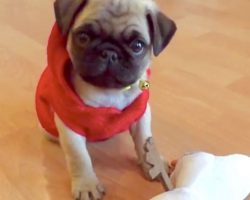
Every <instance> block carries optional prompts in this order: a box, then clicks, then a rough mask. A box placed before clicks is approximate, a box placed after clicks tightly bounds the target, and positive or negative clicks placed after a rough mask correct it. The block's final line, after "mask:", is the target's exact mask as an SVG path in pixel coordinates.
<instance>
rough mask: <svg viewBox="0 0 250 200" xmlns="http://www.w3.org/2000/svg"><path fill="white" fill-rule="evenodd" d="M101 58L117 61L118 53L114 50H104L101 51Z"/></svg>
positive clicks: (112, 61)
mask: <svg viewBox="0 0 250 200" xmlns="http://www.w3.org/2000/svg"><path fill="white" fill-rule="evenodd" d="M101 58H102V59H103V60H104V61H108V62H111V63H115V62H116V61H117V60H118V54H117V53H116V52H115V51H114V50H103V51H102V52H101Z"/></svg>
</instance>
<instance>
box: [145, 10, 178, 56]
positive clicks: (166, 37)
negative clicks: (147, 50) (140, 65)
mask: <svg viewBox="0 0 250 200" xmlns="http://www.w3.org/2000/svg"><path fill="white" fill-rule="evenodd" d="M147 20H148V25H149V32H150V37H151V41H152V44H153V51H154V55H155V56H158V55H159V54H160V53H161V52H162V50H163V49H164V48H165V47H166V46H167V45H168V43H169V42H170V40H171V39H172V37H173V35H174V34H175V31H176V29H177V28H176V25H175V23H174V21H173V20H171V19H169V18H168V17H167V16H166V15H164V14H163V13H162V12H160V11H157V12H155V13H152V12H149V13H148V14H147Z"/></svg>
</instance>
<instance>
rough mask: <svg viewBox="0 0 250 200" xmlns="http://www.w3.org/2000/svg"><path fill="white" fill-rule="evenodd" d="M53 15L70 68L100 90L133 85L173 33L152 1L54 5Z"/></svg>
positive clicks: (70, 0)
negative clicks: (67, 53)
mask: <svg viewBox="0 0 250 200" xmlns="http://www.w3.org/2000/svg"><path fill="white" fill-rule="evenodd" d="M55 14H56V20H57V23H58V25H59V27H60V29H61V31H62V33H63V34H64V35H65V36H67V37H68V43H67V49H68V52H69V55H70V58H71V61H72V63H73V66H74V69H75V70H76V71H77V73H79V75H80V76H81V77H82V79H83V80H85V81H87V82H88V83H90V84H92V85H95V86H98V87H103V88H124V87H126V86H129V85H131V84H133V83H135V82H137V80H138V79H140V77H141V76H142V75H143V74H145V71H146V69H147V67H148V66H149V64H150V61H151V57H152V53H153V54H154V55H155V56H157V55H159V54H160V53H161V52H162V50H163V49H164V48H165V47H166V46H167V45H168V43H169V41H170V40H171V38H172V36H173V35H174V33H175V31H176V26H175V23H174V22H173V21H172V20H171V19H169V18H168V17H167V16H165V15H164V14H163V13H162V12H160V11H159V10H158V8H157V7H156V5H155V3H154V1H153V0H56V2H55Z"/></svg>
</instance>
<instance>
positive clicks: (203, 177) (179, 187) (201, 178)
mask: <svg viewBox="0 0 250 200" xmlns="http://www.w3.org/2000/svg"><path fill="white" fill-rule="evenodd" d="M171 181H172V183H173V185H174V189H173V190H171V191H168V192H165V193H163V194H160V195H158V196H156V197H154V198H152V199H151V200H244V199H245V198H247V196H248V195H249V194H250V157H248V156H245V155H240V154H235V155H229V156H215V155H212V154H209V153H204V152H199V153H193V154H188V155H185V156H183V157H182V158H181V159H180V160H178V161H177V163H176V166H175V169H174V171H173V173H172V174H171Z"/></svg>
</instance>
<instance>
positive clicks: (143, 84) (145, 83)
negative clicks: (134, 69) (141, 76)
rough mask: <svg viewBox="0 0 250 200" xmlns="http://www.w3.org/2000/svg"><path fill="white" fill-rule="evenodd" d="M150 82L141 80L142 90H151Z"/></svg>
mask: <svg viewBox="0 0 250 200" xmlns="http://www.w3.org/2000/svg"><path fill="white" fill-rule="evenodd" d="M149 86H150V84H149V81H147V80H140V83H139V87H140V89H141V90H148V89H149Z"/></svg>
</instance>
